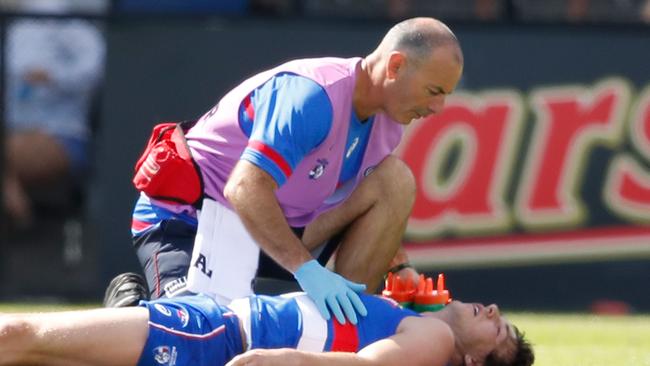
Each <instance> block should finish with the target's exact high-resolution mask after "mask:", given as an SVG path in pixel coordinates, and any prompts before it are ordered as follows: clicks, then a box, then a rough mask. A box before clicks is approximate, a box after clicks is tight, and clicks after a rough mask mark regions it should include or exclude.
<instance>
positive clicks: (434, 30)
mask: <svg viewBox="0 0 650 366" xmlns="http://www.w3.org/2000/svg"><path fill="white" fill-rule="evenodd" d="M382 43H385V44H386V46H387V47H388V49H389V50H399V51H404V52H407V53H408V54H409V55H411V56H412V57H413V58H414V60H415V61H416V62H421V61H423V60H425V59H426V58H427V57H429V56H430V55H431V52H432V51H433V50H434V49H436V48H438V47H441V46H452V47H455V48H456V49H457V50H458V53H457V54H458V56H457V57H458V59H457V61H458V63H459V64H461V65H462V64H463V54H462V51H461V49H460V44H459V42H458V39H457V38H456V36H455V35H454V33H453V32H452V31H451V30H450V29H449V28H448V27H447V26H446V25H445V24H444V23H442V22H440V21H438V20H436V19H433V18H412V19H407V20H405V21H402V22H400V23H397V24H396V25H395V26H393V27H392V28H391V29H390V30H389V31H388V33H386V36H385V37H384V40H383V41H382Z"/></svg>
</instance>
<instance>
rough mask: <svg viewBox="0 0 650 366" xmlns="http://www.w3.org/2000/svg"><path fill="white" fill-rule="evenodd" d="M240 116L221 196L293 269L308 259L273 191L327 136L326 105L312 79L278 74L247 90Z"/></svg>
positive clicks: (274, 255) (276, 257) (258, 239)
mask: <svg viewBox="0 0 650 366" xmlns="http://www.w3.org/2000/svg"><path fill="white" fill-rule="evenodd" d="M244 106H246V107H245V108H244ZM240 119H241V122H240V126H241V127H242V130H243V131H244V133H246V134H248V136H249V142H248V146H247V148H246V149H245V150H244V152H243V154H242V156H241V158H240V161H239V163H238V164H237V165H236V166H235V168H234V169H233V171H232V173H231V175H230V177H229V179H228V182H227V184H226V187H225V188H224V195H225V197H226V199H227V200H228V201H229V202H230V203H231V205H232V206H233V208H234V209H235V211H236V212H237V214H238V215H239V217H240V218H241V219H242V222H243V223H244V225H245V226H246V229H247V230H248V232H249V233H250V234H251V236H252V237H253V238H254V239H255V240H256V242H257V243H258V245H259V246H260V247H261V248H262V249H263V250H264V252H266V253H267V254H268V255H269V256H270V257H271V258H273V259H274V260H275V261H276V262H277V263H278V264H280V265H281V266H283V267H284V268H285V269H287V270H288V271H290V272H292V273H294V272H295V271H296V270H297V269H298V267H300V265H302V264H303V263H305V262H307V261H309V260H311V259H313V258H312V256H311V255H310V254H309V252H308V251H307V249H305V247H304V245H303V243H302V242H301V240H300V239H299V238H298V237H296V236H295V235H294V234H293V231H292V230H291V228H290V227H289V224H288V223H287V221H286V219H285V217H284V213H283V212H282V209H281V208H280V204H279V203H278V201H277V198H276V196H275V192H276V190H277V189H278V188H279V187H280V186H282V185H283V184H284V183H285V182H286V180H287V179H289V178H290V176H291V175H292V173H293V170H294V169H295V167H296V166H297V165H298V164H299V163H300V161H301V160H302V159H303V157H304V156H305V155H306V154H308V153H309V152H310V151H312V150H313V149H314V148H315V147H316V146H318V144H320V143H321V142H322V141H323V140H324V139H325V137H326V136H327V134H328V132H329V129H330V126H331V120H332V107H331V103H330V101H329V98H328V97H327V94H326V93H325V91H324V90H323V89H322V87H321V86H320V85H318V84H316V83H315V82H314V81H312V80H309V79H306V78H304V77H301V76H297V75H293V74H279V75H276V76H274V77H273V78H271V79H270V80H269V81H267V82H266V83H264V84H263V85H262V86H260V87H259V88H257V89H256V90H255V91H254V92H253V93H251V95H250V96H249V97H248V98H247V100H246V101H245V102H244V103H243V106H242V109H241V110H240ZM295 194H300V192H295Z"/></svg>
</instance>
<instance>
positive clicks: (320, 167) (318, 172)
mask: <svg viewBox="0 0 650 366" xmlns="http://www.w3.org/2000/svg"><path fill="white" fill-rule="evenodd" d="M316 161H317V162H318V164H316V166H315V167H314V169H312V170H311V171H310V172H309V179H318V178H320V177H321V176H322V175H323V173H325V168H326V167H327V164H329V161H327V159H318V160H316Z"/></svg>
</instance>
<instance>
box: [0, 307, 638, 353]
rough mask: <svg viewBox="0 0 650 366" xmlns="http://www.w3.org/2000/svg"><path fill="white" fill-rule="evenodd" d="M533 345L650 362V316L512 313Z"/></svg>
mask: <svg viewBox="0 0 650 366" xmlns="http://www.w3.org/2000/svg"><path fill="white" fill-rule="evenodd" d="M97 306H99V305H93V304H91V305H88V304H82V305H61V304H55V305H52V304H1V303H0V313H2V312H5V313H6V312H9V313H12V312H13V313H15V312H29V311H34V312H46V311H63V310H75V309H84V308H90V307H97ZM507 317H508V319H510V321H512V322H513V323H514V324H516V325H517V327H518V328H519V329H520V330H522V331H523V332H525V333H526V336H527V338H528V339H529V340H530V341H531V342H532V343H533V345H534V348H535V354H536V359H537V362H535V365H540V366H587V365H588V366H629V365H635V366H650V316H649V315H631V316H596V315H589V314H532V313H509V314H508V315H507Z"/></svg>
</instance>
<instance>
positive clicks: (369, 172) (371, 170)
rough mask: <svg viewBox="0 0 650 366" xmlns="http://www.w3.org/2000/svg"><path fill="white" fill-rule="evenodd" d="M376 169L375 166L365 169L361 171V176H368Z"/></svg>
mask: <svg viewBox="0 0 650 366" xmlns="http://www.w3.org/2000/svg"><path fill="white" fill-rule="evenodd" d="M376 167H377V166H376V165H373V166H369V167H368V168H366V170H364V171H363V176H364V177H367V176H369V175H370V174H371V173H372V172H373V171H374V170H375V168H376Z"/></svg>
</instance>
